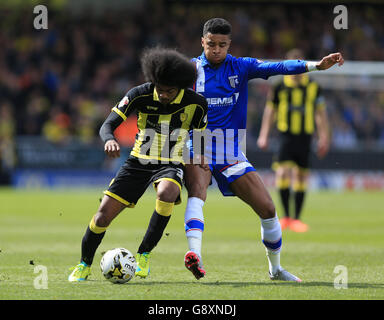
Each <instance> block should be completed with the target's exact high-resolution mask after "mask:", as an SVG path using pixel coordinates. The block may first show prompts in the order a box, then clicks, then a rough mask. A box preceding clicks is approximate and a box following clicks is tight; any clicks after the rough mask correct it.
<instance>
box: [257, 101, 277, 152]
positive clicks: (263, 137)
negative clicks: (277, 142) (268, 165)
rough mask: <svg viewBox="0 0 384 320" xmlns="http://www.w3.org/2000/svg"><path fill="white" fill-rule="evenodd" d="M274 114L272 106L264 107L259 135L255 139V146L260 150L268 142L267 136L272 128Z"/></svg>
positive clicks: (265, 147)
mask: <svg viewBox="0 0 384 320" xmlns="http://www.w3.org/2000/svg"><path fill="white" fill-rule="evenodd" d="M274 116H275V110H274V109H273V107H271V106H269V105H267V106H266V107H265V110H264V114H263V120H262V123H261V129H260V135H259V138H258V139H257V146H258V147H259V148H260V149H261V150H266V149H267V148H268V144H269V141H268V140H269V139H268V138H269V133H270V131H271V128H272V124H273V119H274Z"/></svg>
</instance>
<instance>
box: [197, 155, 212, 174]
mask: <svg viewBox="0 0 384 320" xmlns="http://www.w3.org/2000/svg"><path fill="white" fill-rule="evenodd" d="M193 164H197V165H199V167H200V168H202V169H204V170H205V171H208V170H211V169H210V168H209V164H208V159H207V158H206V157H204V156H202V155H199V154H197V155H195V157H194V159H193Z"/></svg>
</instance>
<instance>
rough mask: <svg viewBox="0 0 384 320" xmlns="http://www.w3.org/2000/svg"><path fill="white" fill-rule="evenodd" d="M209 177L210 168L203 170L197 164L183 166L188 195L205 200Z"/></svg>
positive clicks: (210, 175) (210, 174) (210, 176)
mask: <svg viewBox="0 0 384 320" xmlns="http://www.w3.org/2000/svg"><path fill="white" fill-rule="evenodd" d="M211 179H212V173H211V170H205V169H203V168H202V167H200V166H199V165H197V164H187V165H186V166H185V186H186V188H187V191H188V197H197V198H200V199H202V200H203V201H205V200H206V198H207V189H208V186H209V184H210V183H211Z"/></svg>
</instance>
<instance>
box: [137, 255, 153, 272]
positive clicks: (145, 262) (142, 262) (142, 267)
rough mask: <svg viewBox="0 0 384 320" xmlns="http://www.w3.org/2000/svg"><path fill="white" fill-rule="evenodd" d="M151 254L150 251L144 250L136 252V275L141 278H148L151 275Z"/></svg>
mask: <svg viewBox="0 0 384 320" xmlns="http://www.w3.org/2000/svg"><path fill="white" fill-rule="evenodd" d="M150 256H151V253H150V252H143V253H142V254H140V253H138V254H136V263H137V266H136V272H135V276H139V277H140V278H146V277H147V276H148V275H149V258H150Z"/></svg>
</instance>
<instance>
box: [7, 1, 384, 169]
mask: <svg viewBox="0 0 384 320" xmlns="http://www.w3.org/2000/svg"><path fill="white" fill-rule="evenodd" d="M332 8H333V6H332V7H331V6H317V7H316V8H315V7H314V6H305V5H273V4H272V5H267V4H254V5H250V4H248V5H246V6H241V5H236V6H235V5H217V4H216V5H208V4H207V3H195V2H190V3H189V2H184V1H173V2H164V1H141V2H140V3H139V4H138V5H137V6H135V7H134V8H130V9H129V10H123V9H120V10H116V11H114V10H108V11H107V12H104V13H103V14H102V15H93V14H92V8H89V9H88V10H87V11H85V12H83V14H76V15H74V14H73V15H72V14H71V13H70V12H67V11H52V10H50V11H49V25H48V26H49V27H48V30H35V29H34V28H33V19H34V17H35V15H33V14H32V10H31V9H26V10H22V9H20V10H11V9H8V10H1V11H0V25H1V30H0V47H1V50H0V148H1V153H0V154H1V158H2V162H3V163H8V162H9V163H10V164H11V163H14V161H15V158H14V154H13V153H12V152H11V150H12V148H13V147H14V145H13V144H14V141H15V137H16V136H22V135H40V136H43V137H45V138H46V139H48V140H50V141H52V142H54V143H58V144H65V143H70V142H71V141H73V139H76V140H78V141H82V142H84V143H89V144H93V143H100V139H99V137H98V130H99V127H100V124H101V123H102V122H103V120H104V119H105V118H106V116H107V115H108V113H109V112H110V109H111V108H112V107H113V105H114V104H115V103H117V102H118V101H119V100H120V99H121V98H122V97H123V96H124V94H125V92H126V91H127V90H129V89H130V88H131V87H133V86H135V85H138V84H140V83H142V82H143V81H144V79H143V77H142V75H141V72H140V63H139V59H140V54H141V52H142V49H143V48H144V47H148V46H154V45H159V44H161V45H163V46H170V47H174V48H177V49H179V50H180V51H181V52H183V53H185V54H187V55H188V56H190V57H192V56H197V55H200V54H201V44H200V37H201V33H202V27H203V23H204V22H205V21H206V20H207V19H209V18H211V17H215V16H220V17H223V18H226V19H227V20H229V21H230V22H231V23H232V26H233V35H232V39H233V40H232V45H231V50H230V53H231V54H233V55H235V56H251V57H257V58H261V59H285V54H286V52H287V51H288V50H289V49H291V48H294V47H297V48H300V49H302V50H303V51H304V52H305V58H306V59H309V60H310V59H312V60H317V59H319V58H321V57H323V56H324V55H327V54H329V53H331V52H335V51H340V52H342V53H343V55H344V57H345V59H346V60H365V61H384V24H383V20H382V17H383V16H384V7H383V6H378V7H372V6H369V5H364V6H363V5H351V6H349V7H348V9H349V10H348V14H349V16H348V18H349V26H348V27H349V28H348V30H347V31H346V30H335V29H334V28H333V19H334V16H335V15H334V14H333V12H332ZM48 9H49V8H48ZM252 89H253V90H252V92H251V95H250V101H249V126H250V130H249V135H251V141H252V137H257V135H258V130H259V125H260V121H261V115H262V112H263V108H264V104H265V99H266V92H267V89H268V82H265V84H262V85H259V83H258V85H253V86H252ZM325 95H326V98H327V104H328V112H329V115H330V118H331V128H332V132H333V146H334V147H337V146H342V147H346V146H350V147H354V146H356V145H357V144H358V143H367V144H369V143H371V142H375V143H376V142H377V141H382V143H383V144H384V90H383V91H382V92H381V93H378V92H364V91H362V92H359V91H348V90H346V91H335V90H334V91H326V92H325ZM361 101H363V102H364V104H361ZM130 120H131V121H128V122H127V124H126V125H125V127H122V128H121V132H120V133H119V135H120V136H121V138H122V139H123V137H126V138H125V139H124V140H123V144H125V145H127V146H129V145H130V144H131V143H132V137H133V135H134V133H135V131H136V127H135V119H132V118H131V119H130Z"/></svg>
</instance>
